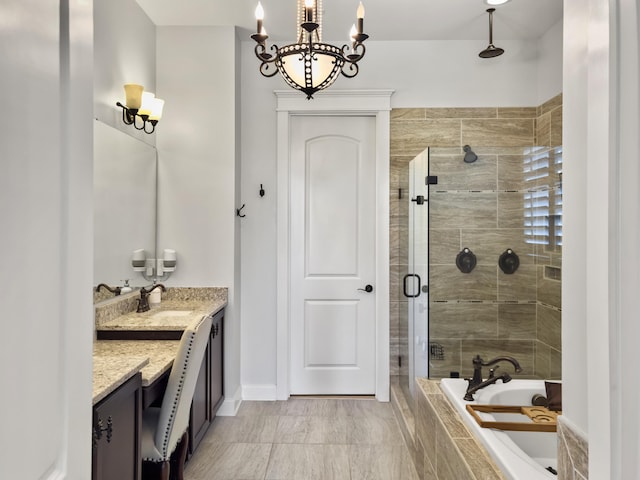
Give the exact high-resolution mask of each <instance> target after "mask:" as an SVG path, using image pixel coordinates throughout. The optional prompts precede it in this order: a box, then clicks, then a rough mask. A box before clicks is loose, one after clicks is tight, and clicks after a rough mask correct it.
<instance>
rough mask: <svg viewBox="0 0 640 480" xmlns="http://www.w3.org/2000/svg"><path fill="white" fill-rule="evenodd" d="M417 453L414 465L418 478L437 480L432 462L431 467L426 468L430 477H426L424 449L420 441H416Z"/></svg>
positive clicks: (421, 479)
mask: <svg viewBox="0 0 640 480" xmlns="http://www.w3.org/2000/svg"><path fill="white" fill-rule="evenodd" d="M415 451H416V453H415V457H414V459H413V464H414V466H415V467H416V473H417V474H418V478H419V479H420V480H425V478H429V479H433V480H436V478H435V477H434V474H435V472H433V468H432V467H431V462H429V465H428V466H427V467H426V468H428V469H429V476H425V458H424V447H423V446H422V442H421V441H420V440H416V447H415Z"/></svg>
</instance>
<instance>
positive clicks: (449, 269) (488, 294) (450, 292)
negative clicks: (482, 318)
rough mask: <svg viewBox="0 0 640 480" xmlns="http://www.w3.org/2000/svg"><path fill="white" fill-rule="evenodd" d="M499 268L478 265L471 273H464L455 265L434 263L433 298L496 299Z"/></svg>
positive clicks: (430, 286) (432, 271) (430, 289)
mask: <svg viewBox="0 0 640 480" xmlns="http://www.w3.org/2000/svg"><path fill="white" fill-rule="evenodd" d="M454 261H455V259H454ZM497 268H498V267H494V266H486V265H478V266H476V268H475V269H474V270H473V271H472V272H471V273H462V272H460V270H458V268H457V267H456V266H455V265H432V266H431V273H430V276H429V277H430V285H429V292H430V295H431V300H494V301H495V300H497V297H498V289H497V283H496V282H497V277H496V269H497Z"/></svg>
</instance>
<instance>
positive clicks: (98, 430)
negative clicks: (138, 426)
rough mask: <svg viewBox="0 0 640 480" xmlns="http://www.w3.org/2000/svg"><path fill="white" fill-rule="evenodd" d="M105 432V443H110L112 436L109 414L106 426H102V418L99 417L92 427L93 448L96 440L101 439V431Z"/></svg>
mask: <svg viewBox="0 0 640 480" xmlns="http://www.w3.org/2000/svg"><path fill="white" fill-rule="evenodd" d="M103 432H107V443H111V438H112V437H113V419H112V418H111V415H109V416H108V417H107V426H106V427H105V426H104V423H103V422H102V419H101V418H99V419H98V422H97V424H96V425H94V427H93V448H96V446H97V445H98V440H100V439H102V433H103Z"/></svg>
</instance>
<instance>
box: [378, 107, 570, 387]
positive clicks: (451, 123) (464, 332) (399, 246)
mask: <svg viewBox="0 0 640 480" xmlns="http://www.w3.org/2000/svg"><path fill="white" fill-rule="evenodd" d="M464 145H470V146H471V148H472V149H473V151H474V152H475V153H476V154H477V155H478V160H477V161H476V162H475V163H470V164H467V163H464V162H463V160H462V159H463V156H464V152H463V150H462V147H463V146H464ZM561 145H562V96H561V95H559V96H557V97H554V98H553V99H551V100H549V101H548V102H545V103H544V104H543V105H541V106H539V107H525V108H434V109H431V108H417V109H406V108H405V109H396V110H393V111H392V115H391V189H390V212H391V218H390V225H391V230H390V235H391V238H390V244H391V256H390V268H391V298H390V301H391V312H390V314H391V332H390V336H391V345H390V347H391V372H392V374H397V375H400V376H401V378H402V377H404V376H406V375H407V374H408V367H407V366H408V352H407V345H408V341H407V330H408V329H407V309H408V304H407V301H406V300H407V299H406V298H404V296H403V293H402V278H403V276H404V275H405V274H406V273H407V272H408V266H407V258H408V255H407V245H408V240H407V236H408V235H407V232H408V208H409V199H408V198H407V192H408V182H409V178H408V164H409V161H411V160H412V159H413V158H414V157H415V156H416V155H417V154H419V153H420V152H422V151H423V150H424V149H425V148H427V147H430V149H431V155H430V174H431V175H437V176H438V185H434V186H432V187H430V188H431V190H430V197H429V203H430V205H429V208H430V210H429V215H430V217H429V218H430V239H429V240H430V245H429V249H430V257H429V260H430V261H429V269H430V285H429V287H430V304H429V308H430V311H429V322H430V341H431V342H432V344H437V345H438V346H442V347H443V349H444V358H443V359H435V358H434V359H432V360H431V366H430V375H431V376H432V377H443V376H449V374H450V372H452V371H456V372H460V374H461V375H464V376H468V375H470V374H471V358H472V357H473V356H474V355H475V354H480V355H481V356H483V358H487V359H488V358H491V357H494V356H497V355H504V354H506V355H512V356H514V357H516V358H517V359H518V360H519V361H520V363H521V365H522V367H523V375H524V376H539V377H543V378H559V377H560V364H561V362H560V349H561V345H560V317H561V315H560V313H561V304H560V278H561V269H560V266H561V245H562V221H561V211H562V196H561V193H562V176H561V175H562V174H561V171H562V170H561V167H562V148H561ZM465 247H467V248H469V249H471V250H472V251H473V252H474V253H475V255H476V257H477V266H476V268H475V269H474V270H473V272H471V273H470V274H463V273H461V272H460V271H459V270H458V269H457V267H456V265H455V260H456V255H457V254H458V252H459V251H460V250H461V249H462V248H465ZM508 248H510V249H512V250H514V251H515V252H516V253H517V254H518V256H519V258H520V267H519V269H518V270H517V272H515V273H514V274H512V275H506V274H504V273H503V272H502V271H501V270H500V268H499V267H498V258H499V257H500V255H501V254H502V252H504V251H505V250H506V249H508ZM503 368H504V369H505V370H506V369H507V368H508V367H507V366H504V367H503Z"/></svg>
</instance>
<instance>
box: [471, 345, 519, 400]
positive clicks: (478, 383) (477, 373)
mask: <svg viewBox="0 0 640 480" xmlns="http://www.w3.org/2000/svg"><path fill="white" fill-rule="evenodd" d="M503 361H504V362H509V363H511V364H512V365H513V368H514V369H515V371H516V373H520V372H521V371H522V368H521V367H520V364H519V363H518V361H517V360H516V359H515V358H513V357H507V356H502V357H496V358H494V359H492V360H489V361H488V362H485V361H484V360H482V358H480V355H476V356H475V357H474V358H473V378H468V379H467V381H468V382H469V385H467V393H466V394H465V396H464V399H465V400H466V401H469V402H470V401H472V400H473V394H474V393H475V392H477V391H478V390H480V389H482V388H484V387H486V386H488V385H491V384H494V383H496V382H497V381H498V380H502V383H507V382H510V381H511V375H509V374H508V373H503V374H502V375H499V376H497V377H496V376H495V370H496V368H499V366H497V367H495V368H492V369H491V370H489V378H487V379H486V380H484V381H483V380H482V367H491V366H493V365H495V364H496V363H499V362H503Z"/></svg>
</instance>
